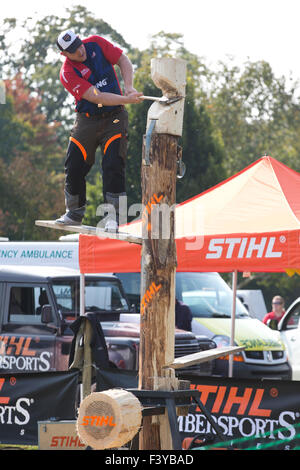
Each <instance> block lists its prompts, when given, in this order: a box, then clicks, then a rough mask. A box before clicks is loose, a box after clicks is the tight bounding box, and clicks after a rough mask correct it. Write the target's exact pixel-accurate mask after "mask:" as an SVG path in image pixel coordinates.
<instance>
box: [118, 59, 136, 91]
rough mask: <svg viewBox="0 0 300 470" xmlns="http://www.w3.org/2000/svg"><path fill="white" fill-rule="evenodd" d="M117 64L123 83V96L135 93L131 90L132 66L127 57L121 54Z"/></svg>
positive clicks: (133, 89)
mask: <svg viewBox="0 0 300 470" xmlns="http://www.w3.org/2000/svg"><path fill="white" fill-rule="evenodd" d="M117 64H118V66H119V67H120V70H121V75H122V78H123V81H124V92H125V95H129V94H130V93H133V92H136V90H135V88H133V66H132V63H131V61H130V59H129V58H128V57H127V55H125V54H122V55H121V57H120V58H119V60H118V62H117Z"/></svg>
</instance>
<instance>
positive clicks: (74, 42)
mask: <svg viewBox="0 0 300 470" xmlns="http://www.w3.org/2000/svg"><path fill="white" fill-rule="evenodd" d="M56 43H57V45H58V47H59V49H60V50H61V51H65V52H70V54H73V53H74V52H75V51H76V50H77V49H78V47H80V46H81V44H82V41H81V39H79V37H78V36H77V35H76V34H75V33H74V32H73V31H72V30H71V29H67V30H66V31H63V32H62V33H60V35H59V36H58V38H57V42H56Z"/></svg>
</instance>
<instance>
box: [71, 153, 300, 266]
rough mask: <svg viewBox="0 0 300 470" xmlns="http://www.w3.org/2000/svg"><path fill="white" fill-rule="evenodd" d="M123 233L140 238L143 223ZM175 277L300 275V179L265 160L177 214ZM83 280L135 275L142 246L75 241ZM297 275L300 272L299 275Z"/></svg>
mask: <svg viewBox="0 0 300 470" xmlns="http://www.w3.org/2000/svg"><path fill="white" fill-rule="evenodd" d="M120 231H122V232H126V233H131V234H134V235H138V236H142V223H141V221H138V222H133V223H130V224H127V225H124V226H122V227H121V228H120ZM175 238H176V245H177V258H178V268H177V271H204V272H206V271H217V272H233V271H240V272H244V271H250V272H258V271H263V272H280V271H286V272H288V273H289V274H292V273H294V272H295V271H297V270H298V269H300V250H299V244H300V174H299V173H298V172H296V171H294V170H292V169H290V168H288V167H287V166H286V165H284V164H282V163H280V162H279V161H277V160H275V159H274V158H272V157H267V156H265V157H262V158H260V159H259V160H257V161H256V162H254V163H252V164H251V165H249V166H248V167H246V168H245V169H244V170H242V171H240V172H239V173H237V174H236V175H234V176H232V177H231V178H228V179H227V180H225V181H223V182H221V183H220V184H218V185H216V186H214V187H212V188H211V189H209V190H207V191H205V192H203V193H201V194H199V195H197V196H195V197H193V198H191V199H189V200H187V201H185V202H183V203H181V204H178V205H177V206H176V208H175ZM79 264H80V270H81V272H82V273H95V272H137V271H139V270H140V266H141V246H140V245H135V244H131V243H127V242H124V241H119V240H110V239H101V238H99V237H93V236H90V235H80V237H79ZM299 272H300V271H299Z"/></svg>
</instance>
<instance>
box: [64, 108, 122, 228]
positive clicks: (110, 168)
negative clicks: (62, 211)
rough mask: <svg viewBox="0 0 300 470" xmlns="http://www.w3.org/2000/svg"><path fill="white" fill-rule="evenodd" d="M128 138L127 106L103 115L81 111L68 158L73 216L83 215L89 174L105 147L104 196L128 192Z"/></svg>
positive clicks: (67, 194)
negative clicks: (126, 169) (97, 155)
mask: <svg viewBox="0 0 300 470" xmlns="http://www.w3.org/2000/svg"><path fill="white" fill-rule="evenodd" d="M127 142H128V113H127V111H126V110H125V109H124V108H123V107H121V108H120V107H118V109H116V111H115V112H111V113H106V114H104V115H103V116H88V115H85V114H78V115H77V116H76V121H75V124H74V127H73V129H72V131H71V134H70V140H69V145H68V149H67V155H66V159H65V202H66V208H67V210H68V211H69V213H70V216H71V217H73V218H75V220H79V219H82V218H83V215H84V211H85V206H86V176H87V174H88V173H89V171H90V169H91V168H92V166H93V164H94V163H95V154H96V150H97V148H98V147H99V146H100V148H101V151H102V178H103V196H104V201H105V202H110V198H111V196H112V197H114V198H117V197H118V195H124V194H126V180H125V166H126V156H127Z"/></svg>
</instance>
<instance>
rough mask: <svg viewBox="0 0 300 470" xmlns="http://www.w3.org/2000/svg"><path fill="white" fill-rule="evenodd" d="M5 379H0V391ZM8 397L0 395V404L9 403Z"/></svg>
mask: <svg viewBox="0 0 300 470" xmlns="http://www.w3.org/2000/svg"><path fill="white" fill-rule="evenodd" d="M4 382H5V379H0V392H1V390H2V388H3V385H4ZM9 400H10V397H0V405H7V404H8V403H9Z"/></svg>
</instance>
